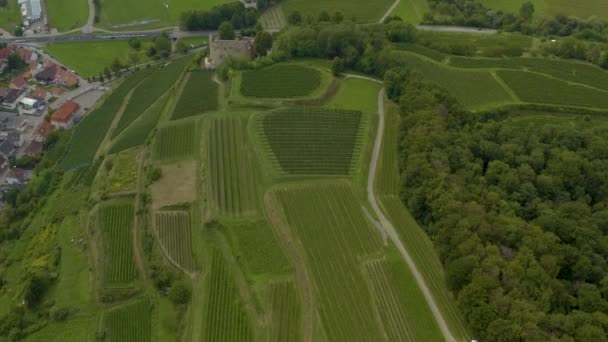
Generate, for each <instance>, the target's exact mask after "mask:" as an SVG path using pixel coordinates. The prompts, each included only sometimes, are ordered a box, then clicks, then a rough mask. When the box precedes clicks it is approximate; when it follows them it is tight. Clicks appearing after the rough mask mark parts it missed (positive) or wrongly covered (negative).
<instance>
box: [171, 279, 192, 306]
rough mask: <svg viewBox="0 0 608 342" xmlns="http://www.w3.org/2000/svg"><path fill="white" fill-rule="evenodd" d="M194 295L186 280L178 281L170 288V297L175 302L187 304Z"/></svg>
mask: <svg viewBox="0 0 608 342" xmlns="http://www.w3.org/2000/svg"><path fill="white" fill-rule="evenodd" d="M190 297H192V290H191V289H190V286H188V284H187V283H186V282H185V281H178V282H176V283H174V284H173V286H172V287H171V290H169V299H171V301H172V302H173V304H187V303H188V302H189V301H190Z"/></svg>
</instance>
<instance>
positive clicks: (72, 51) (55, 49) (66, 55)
mask: <svg viewBox="0 0 608 342" xmlns="http://www.w3.org/2000/svg"><path fill="white" fill-rule="evenodd" d="M87 9H88V7H87ZM68 17H69V16H68ZM150 44H151V42H150V40H144V41H143V42H142V47H141V49H139V50H138V51H137V50H134V49H133V48H131V47H130V46H129V42H128V41H127V40H104V41H90V42H61V43H51V44H47V45H46V46H45V47H44V49H45V51H46V52H47V53H48V54H49V55H51V56H53V57H54V58H55V59H57V60H59V61H61V63H63V64H64V65H66V66H67V67H68V68H70V69H73V70H75V71H76V72H77V73H78V74H80V76H82V77H84V78H87V77H92V76H99V73H101V72H102V71H103V69H104V68H105V67H109V66H110V64H112V61H113V60H114V58H118V59H119V60H120V61H121V63H123V64H127V63H129V55H130V54H135V55H137V56H138V58H139V62H138V63H145V62H147V61H149V60H150V58H149V57H148V56H146V53H145V51H146V48H147V46H148V45H150Z"/></svg>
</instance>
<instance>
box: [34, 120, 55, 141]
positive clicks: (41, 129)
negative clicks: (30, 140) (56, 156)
mask: <svg viewBox="0 0 608 342" xmlns="http://www.w3.org/2000/svg"><path fill="white" fill-rule="evenodd" d="M52 131H53V125H51V123H50V122H48V121H46V120H42V122H41V123H40V125H38V127H36V134H38V135H40V136H41V137H42V138H44V139H46V137H48V136H49V134H50V133H51V132H52Z"/></svg>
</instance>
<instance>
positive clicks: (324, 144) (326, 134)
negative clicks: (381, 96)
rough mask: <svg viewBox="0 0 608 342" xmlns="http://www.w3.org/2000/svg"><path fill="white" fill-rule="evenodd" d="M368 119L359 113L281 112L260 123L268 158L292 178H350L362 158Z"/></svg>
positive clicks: (322, 110) (288, 110)
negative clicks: (312, 176) (345, 176)
mask: <svg viewBox="0 0 608 342" xmlns="http://www.w3.org/2000/svg"><path fill="white" fill-rule="evenodd" d="M364 122H365V116H363V115H362V114H361V112H358V111H347V110H331V109H313V108H308V109H299V108H290V109H281V110H277V111H273V112H270V113H268V114H266V115H265V116H263V117H262V118H261V120H260V122H258V130H259V131H260V132H261V134H262V135H263V140H264V141H265V147H266V151H267V152H268V154H270V155H272V156H273V157H274V162H275V165H276V166H278V167H280V169H281V170H282V171H283V172H285V173H287V174H291V175H296V174H304V175H306V174H312V175H348V174H350V173H351V171H352V169H353V167H354V166H355V164H356V162H355V161H356V159H357V157H358V156H359V150H360V146H359V145H360V140H361V129H362V127H365V123H364Z"/></svg>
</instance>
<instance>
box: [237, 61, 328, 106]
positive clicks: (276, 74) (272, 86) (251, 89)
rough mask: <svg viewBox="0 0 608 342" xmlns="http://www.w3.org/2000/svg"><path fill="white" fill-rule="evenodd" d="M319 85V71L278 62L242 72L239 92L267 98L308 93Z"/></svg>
mask: <svg viewBox="0 0 608 342" xmlns="http://www.w3.org/2000/svg"><path fill="white" fill-rule="evenodd" d="M320 85H321V72H319V71H318V70H316V69H313V68H309V67H306V66H302V65H295V64H279V65H274V66H271V67H266V68H262V69H256V70H250V71H245V72H243V79H242V81H241V94H243V95H245V96H254V97H267V98H289V97H296V96H306V95H310V94H311V93H312V92H313V91H314V90H315V89H317V88H318V87H319V86H320Z"/></svg>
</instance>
